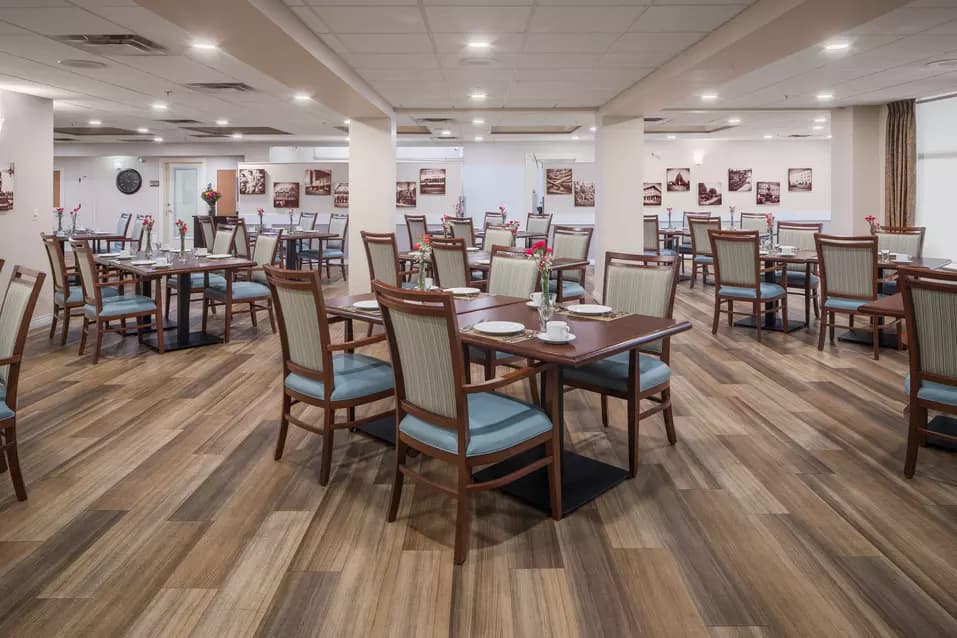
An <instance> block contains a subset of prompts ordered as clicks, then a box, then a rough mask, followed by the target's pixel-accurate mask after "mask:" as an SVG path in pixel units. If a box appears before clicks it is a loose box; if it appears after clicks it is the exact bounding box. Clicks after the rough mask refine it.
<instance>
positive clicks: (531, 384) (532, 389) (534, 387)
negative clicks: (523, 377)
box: [527, 376, 539, 405]
mask: <svg viewBox="0 0 957 638" xmlns="http://www.w3.org/2000/svg"><path fill="white" fill-rule="evenodd" d="M527 381H528V392H529V394H531V395H532V404H533V405H538V404H539V396H538V384H537V383H536V382H535V377H534V376H531V377H528V379H527Z"/></svg>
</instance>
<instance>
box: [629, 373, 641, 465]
mask: <svg viewBox="0 0 957 638" xmlns="http://www.w3.org/2000/svg"><path fill="white" fill-rule="evenodd" d="M638 408H639V401H638V399H637V398H635V396H634V390H632V392H629V393H628V408H627V409H628V472H629V474H631V476H632V478H634V477H635V476H638Z"/></svg>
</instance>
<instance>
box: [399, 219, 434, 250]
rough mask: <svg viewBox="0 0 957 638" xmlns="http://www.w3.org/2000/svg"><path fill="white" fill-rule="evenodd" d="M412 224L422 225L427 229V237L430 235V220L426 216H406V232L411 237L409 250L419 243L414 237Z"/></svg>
mask: <svg viewBox="0 0 957 638" xmlns="http://www.w3.org/2000/svg"><path fill="white" fill-rule="evenodd" d="M411 222H418V223H421V224H422V226H423V228H425V233H424V234H425V235H428V234H429V220H428V218H427V217H426V216H425V215H405V232H406V233H407V234H408V236H409V250H412V247H413V246H415V245H416V244H417V243H418V239H417V238H416V237H414V236H413V235H412V224H411Z"/></svg>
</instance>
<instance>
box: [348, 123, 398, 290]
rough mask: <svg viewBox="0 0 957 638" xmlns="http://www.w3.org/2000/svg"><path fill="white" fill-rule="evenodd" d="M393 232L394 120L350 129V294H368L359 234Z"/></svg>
mask: <svg viewBox="0 0 957 638" xmlns="http://www.w3.org/2000/svg"><path fill="white" fill-rule="evenodd" d="M363 230H367V231H370V232H376V233H394V232H395V120H394V119H393V118H375V119H357V118H352V123H351V124H350V125H349V294H352V295H357V294H362V293H366V292H369V291H370V290H371V289H372V287H371V284H370V279H369V262H368V260H367V259H366V253H365V248H364V247H363V245H362V237H361V236H360V235H359V232H360V231H363Z"/></svg>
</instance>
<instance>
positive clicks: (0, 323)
mask: <svg viewBox="0 0 957 638" xmlns="http://www.w3.org/2000/svg"><path fill="white" fill-rule="evenodd" d="M0 268H3V260H2V259H0ZM45 278H46V275H45V274H44V273H42V272H36V271H34V270H30V269H28V268H24V267H23V266H15V267H14V269H13V274H12V275H11V276H10V281H9V283H8V284H7V291H6V294H5V295H4V298H3V303H2V305H0V471H6V470H7V468H9V469H10V478H11V479H12V480H13V489H14V491H15V492H16V495H17V500H20V501H25V500H26V498H27V490H26V486H25V485H24V483H23V474H22V473H21V471H20V460H19V458H20V457H19V450H18V448H17V395H18V391H19V384H20V367H21V365H22V364H23V352H24V349H25V348H26V342H27V333H28V332H29V330H30V320H31V319H32V318H33V311H34V308H36V305H37V299H38V298H39V296H40V289H41V288H42V287H43V280H44V279H45Z"/></svg>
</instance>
